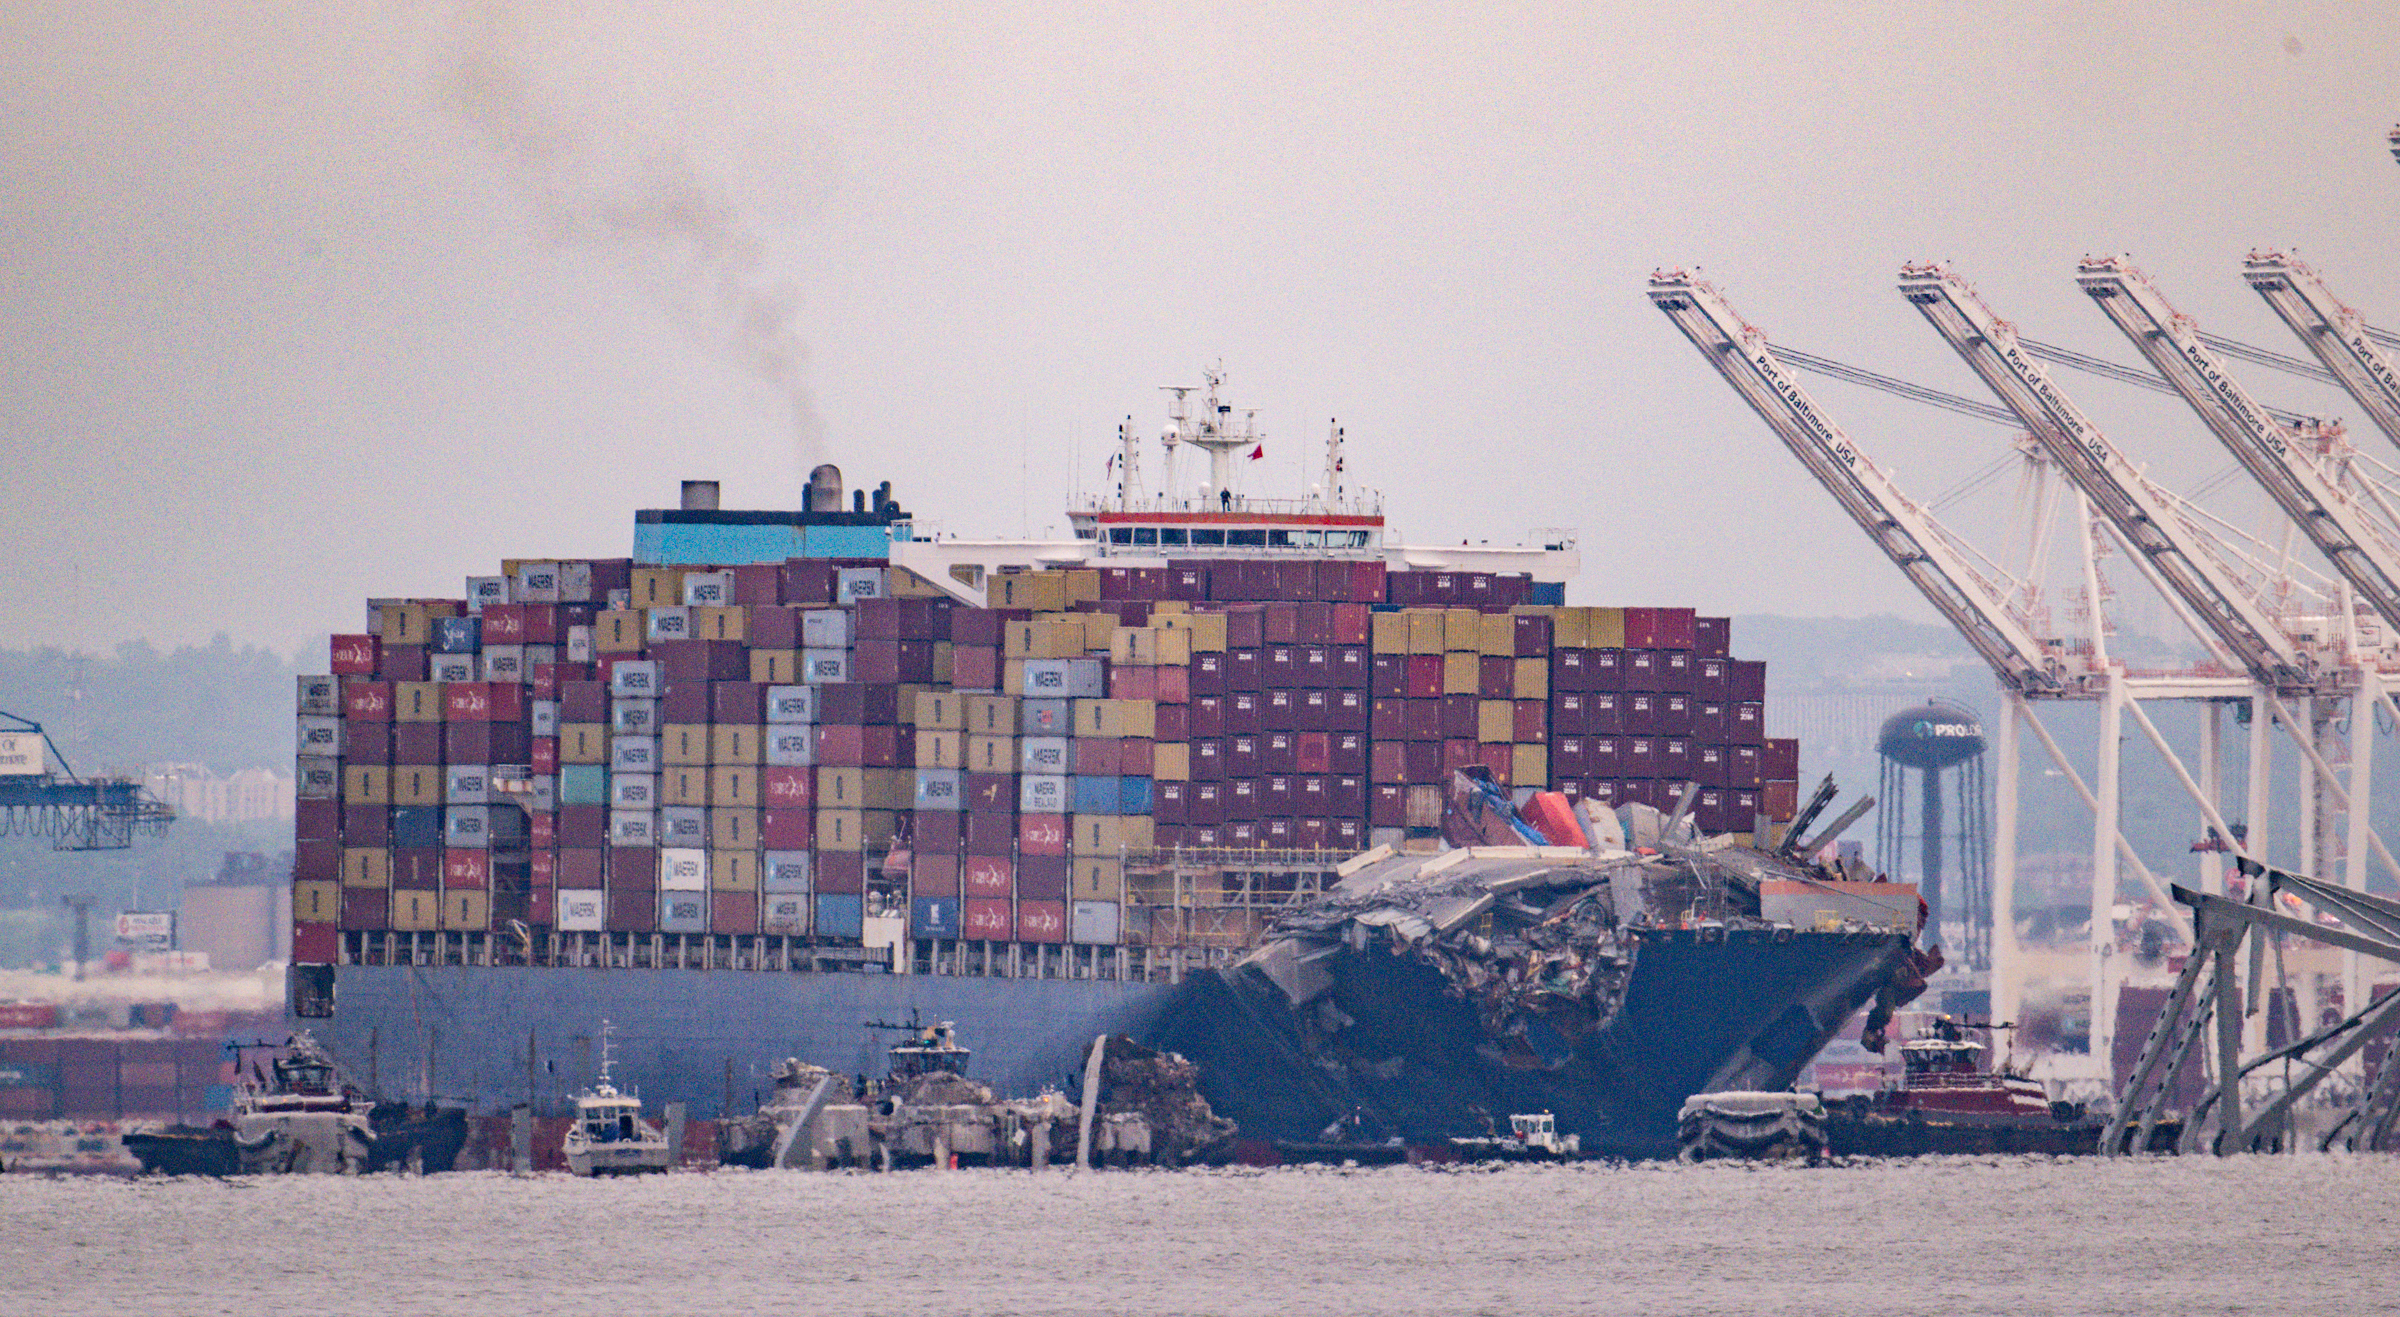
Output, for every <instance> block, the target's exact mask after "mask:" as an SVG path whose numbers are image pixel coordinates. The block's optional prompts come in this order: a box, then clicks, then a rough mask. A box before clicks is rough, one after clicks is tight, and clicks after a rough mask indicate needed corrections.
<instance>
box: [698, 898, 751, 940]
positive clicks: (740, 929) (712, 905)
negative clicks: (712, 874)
mask: <svg viewBox="0 0 2400 1317" xmlns="http://www.w3.org/2000/svg"><path fill="white" fill-rule="evenodd" d="M708 931H709V932H711V933H730V934H733V935H735V936H745V937H746V936H748V935H750V934H752V933H756V932H757V931H758V893H756V892H710V893H709V894H708Z"/></svg>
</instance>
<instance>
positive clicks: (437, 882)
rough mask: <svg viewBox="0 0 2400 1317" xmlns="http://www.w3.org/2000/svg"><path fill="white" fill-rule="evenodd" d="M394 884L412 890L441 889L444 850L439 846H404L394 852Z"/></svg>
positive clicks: (427, 890) (429, 890) (430, 890)
mask: <svg viewBox="0 0 2400 1317" xmlns="http://www.w3.org/2000/svg"><path fill="white" fill-rule="evenodd" d="M392 886H394V887H397V888H403V889H405V890H408V891H412V892H432V891H439V890H440V889H441V886H442V850H441V848H440V847H439V846H404V847H401V848H400V849H398V850H395V851H393V852H392Z"/></svg>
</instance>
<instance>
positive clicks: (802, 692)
mask: <svg viewBox="0 0 2400 1317" xmlns="http://www.w3.org/2000/svg"><path fill="white" fill-rule="evenodd" d="M816 720H817V688H816V687H814V686H769V687H768V688H767V721H768V722H769V723H770V724H778V723H779V724H791V723H813V722H815V721H816Z"/></svg>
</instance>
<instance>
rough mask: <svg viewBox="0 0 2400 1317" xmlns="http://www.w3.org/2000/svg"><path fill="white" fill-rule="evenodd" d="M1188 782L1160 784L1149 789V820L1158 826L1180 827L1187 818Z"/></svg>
mask: <svg viewBox="0 0 2400 1317" xmlns="http://www.w3.org/2000/svg"><path fill="white" fill-rule="evenodd" d="M1191 789H1192V788H1191V783H1189V782H1160V783H1157V784H1155V785H1154V786H1152V787H1151V789H1150V820H1151V822H1152V823H1154V824H1157V825H1159V826H1162V827H1164V826H1180V825H1181V824H1182V823H1183V822H1184V821H1185V819H1186V818H1188V817H1189V814H1188V812H1187V809H1186V806H1187V803H1188V800H1189V797H1190V794H1191Z"/></svg>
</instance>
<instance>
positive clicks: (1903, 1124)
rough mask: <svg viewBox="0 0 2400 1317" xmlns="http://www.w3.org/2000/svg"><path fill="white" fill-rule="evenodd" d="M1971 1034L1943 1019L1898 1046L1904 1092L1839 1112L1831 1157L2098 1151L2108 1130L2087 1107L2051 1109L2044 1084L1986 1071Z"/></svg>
mask: <svg viewBox="0 0 2400 1317" xmlns="http://www.w3.org/2000/svg"><path fill="white" fill-rule="evenodd" d="M1986 1027H2006V1026H1986ZM1967 1028H1968V1026H1965V1025H1962V1024H1960V1023H1959V1022H1958V1021H1956V1020H1953V1019H1951V1018H1950V1017H1949V1016H1946V1015H1939V1016H1935V1017H1934V1019H1933V1021H1932V1023H1931V1025H1930V1026H1928V1028H1927V1029H1926V1031H1925V1033H1924V1034H1922V1035H1921V1036H1919V1037H1916V1038H1912V1039H1910V1040H1909V1041H1907V1042H1904V1043H1902V1044H1900V1060H1901V1075H1900V1083H1899V1085H1898V1086H1897V1087H1893V1088H1886V1089H1884V1090H1883V1091H1881V1092H1879V1093H1876V1094H1874V1095H1873V1096H1872V1097H1869V1096H1867V1095H1865V1094H1860V1095H1858V1096H1855V1097H1852V1098H1850V1099H1849V1100H1848V1101H1846V1102H1844V1103H1842V1104H1841V1105H1840V1106H1838V1107H1835V1108H1834V1109H1833V1111H1832V1114H1831V1115H1830V1117H1829V1118H1828V1120H1827V1122H1826V1141H1827V1145H1828V1148H1829V1150H1830V1151H1832V1152H1833V1153H1834V1154H1836V1155H1837V1156H1879V1157H1909V1156H1921V1155H1924V1154H1929V1153H1969V1154H1981V1153H2047V1154H2050V1155H2053V1156H2080V1155H2088V1154H2092V1153H2096V1152H2098V1151H2099V1150H2100V1130H2101V1127H2102V1123H2101V1122H2100V1121H2099V1120H2097V1119H2094V1118H2092V1117H2090V1116H2088V1115H2086V1113H2085V1111H2084V1109H2083V1105H2082V1104H2081V1103H2076V1102H2053V1101H2051V1100H2050V1096H2049V1094H2048V1093H2047V1092H2046V1091H2045V1090H2044V1089H2043V1088H2042V1086H2041V1085H2040V1084H2037V1083H2035V1082H2034V1081H2032V1080H2030V1079H2027V1078H2025V1077H2024V1076H2022V1075H2017V1074H2012V1073H2010V1072H2008V1071H2006V1070H1998V1071H1995V1070H1991V1069H1987V1068H1986V1066H1985V1062H1984V1052H1985V1048H1984V1046H1983V1044H1981V1043H1978V1042H1976V1041H1974V1040H1973V1039H1971V1038H1969V1037H1967Z"/></svg>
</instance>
